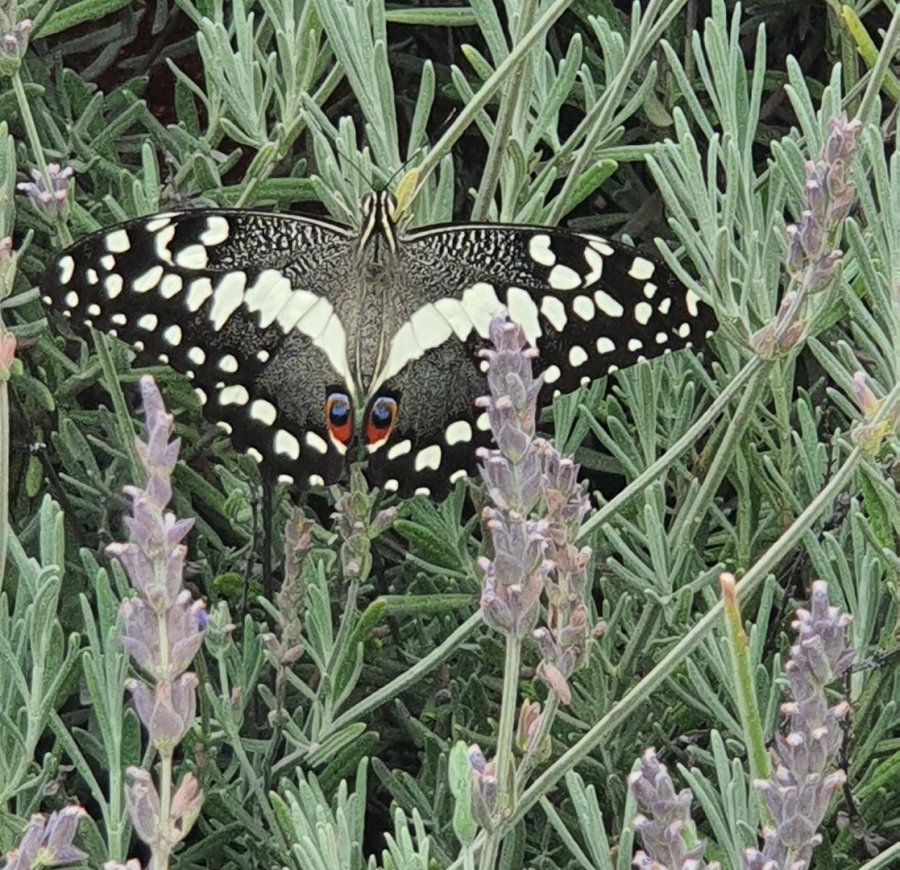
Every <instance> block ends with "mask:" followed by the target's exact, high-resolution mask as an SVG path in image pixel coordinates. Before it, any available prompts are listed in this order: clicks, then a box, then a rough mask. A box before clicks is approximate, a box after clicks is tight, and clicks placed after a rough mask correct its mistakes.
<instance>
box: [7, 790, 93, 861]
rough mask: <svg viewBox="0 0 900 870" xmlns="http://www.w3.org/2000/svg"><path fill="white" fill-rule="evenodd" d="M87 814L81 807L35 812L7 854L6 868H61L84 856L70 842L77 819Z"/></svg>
mask: <svg viewBox="0 0 900 870" xmlns="http://www.w3.org/2000/svg"><path fill="white" fill-rule="evenodd" d="M86 815H87V813H86V812H85V811H84V809H83V808H82V807H79V806H74V805H70V806H67V807H63V809H61V810H58V811H57V812H54V813H51V814H50V816H49V817H47V816H45V815H43V814H42V813H36V814H35V815H33V816H32V817H31V819H30V820H29V822H28V826H27V827H26V828H25V833H24V834H23V835H22V838H21V840H20V841H19V845H18V847H17V848H16V849H13V851H12V852H10V853H8V855H7V863H6V865H5V866H6V868H7V870H32V868H37V867H61V866H64V865H66V864H77V863H78V862H79V861H85V860H86V859H87V857H88V855H87V853H86V852H82V851H81V849H76V848H75V846H73V845H72V841H73V840H74V839H75V834H76V831H77V828H78V820H79V819H80V818H81V817H82V816H86Z"/></svg>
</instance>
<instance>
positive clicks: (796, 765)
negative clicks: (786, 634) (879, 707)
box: [741, 580, 855, 870]
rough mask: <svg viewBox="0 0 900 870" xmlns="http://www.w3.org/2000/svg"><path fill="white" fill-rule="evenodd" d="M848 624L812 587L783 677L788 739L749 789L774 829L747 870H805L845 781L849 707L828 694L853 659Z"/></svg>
mask: <svg viewBox="0 0 900 870" xmlns="http://www.w3.org/2000/svg"><path fill="white" fill-rule="evenodd" d="M850 622H851V617H850V616H849V615H848V614H846V613H841V612H840V610H838V608H837V607H832V606H831V605H830V604H829V601H828V585H827V584H826V583H825V581H824V580H816V581H815V582H814V583H813V585H812V595H811V599H810V606H809V609H808V610H806V609H804V608H801V609H800V610H798V611H797V619H796V620H795V621H794V623H793V625H794V628H796V629H797V643H795V644H794V646H792V647H791V658H790V661H788V663H787V664H786V665H785V668H784V672H785V674H786V675H787V678H788V682H789V683H790V696H791V700H789V701H788V702H787V703H785V704H782V706H781V711H782V713H784V714H785V715H786V716H788V717H789V720H790V731H789V732H788V734H786V735H783V734H778V735H776V738H775V748H774V749H773V750H771V766H772V778H771V779H767V780H758V781H757V782H755V783H754V785H755V786H756V788H758V789H759V790H760V791H761V792H762V794H763V797H764V799H765V801H766V806H768V808H769V812H770V813H771V814H772V818H773V820H774V826H771V827H767V828H766V829H764V830H763V840H764V844H763V848H762V851H760V850H759V849H746V850H745V851H744V853H743V855H742V856H741V866H742V867H743V868H744V870H805V868H806V867H808V866H809V862H810V859H811V857H812V853H813V849H814V848H815V847H816V846H817V845H818V844H819V842H820V841H821V839H822V838H821V836H820V835H819V834H817V833H816V831H817V830H818V828H819V826H820V825H821V824H822V819H823V818H824V817H825V813H826V812H827V810H828V804H829V801H830V800H831V797H832V795H833V794H834V792H835V791H837V790H838V789H839V788H840V787H841V786H842V785H843V784H844V782H845V780H846V775H845V774H844V772H843V771H842V770H839V769H838V768H837V763H838V754H839V752H840V747H841V741H842V739H843V733H842V731H841V720H842V719H844V717H845V716H846V715H847V714H848V713H849V712H850V705H849V704H848V703H847V702H846V701H839V702H838V703H837V704H834V705H833V706H829V703H828V697H827V696H826V694H825V687H826V686H827V685H828V684H829V683H832V682H834V681H835V680H837V679H838V678H840V677H841V676H842V675H843V674H844V673H845V672H846V670H847V668H848V667H850V663H851V661H852V659H853V657H854V655H855V652H854V650H852V649H847V646H846V639H845V634H846V628H847V626H848V625H849V624H850Z"/></svg>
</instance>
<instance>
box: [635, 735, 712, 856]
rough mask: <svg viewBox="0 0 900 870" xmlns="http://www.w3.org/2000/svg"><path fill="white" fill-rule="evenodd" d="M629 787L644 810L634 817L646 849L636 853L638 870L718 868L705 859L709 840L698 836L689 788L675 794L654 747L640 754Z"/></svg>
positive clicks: (667, 773)
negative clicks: (638, 764) (706, 841)
mask: <svg viewBox="0 0 900 870" xmlns="http://www.w3.org/2000/svg"><path fill="white" fill-rule="evenodd" d="M628 788H629V790H630V791H631V793H632V794H633V795H634V797H635V800H636V801H637V805H638V808H639V809H640V810H641V814H640V815H638V816H637V817H636V818H635V820H634V828H635V830H636V831H637V832H638V834H640V837H641V843H642V844H643V846H644V850H645V851H643V852H638V853H637V854H636V855H635V856H634V862H633V863H634V866H635V867H636V868H638V870H655V868H669V870H704V868H708V870H719V868H720V865H719V863H718V862H717V861H710V862H709V863H707V862H706V861H704V860H703V850H704V848H705V846H706V843H704V841H703V840H700V839H698V837H697V828H696V826H695V825H694V821H693V819H692V818H691V799H692V795H691V793H690V791H689V790H688V789H682V790H681V791H680V792H678V794H676V793H675V786H674V784H673V783H672V779H671V777H670V776H669V772H668V770H667V769H666V766H665V765H664V764H661V763H660V761H659V758H658V757H657V755H656V751H655V750H654V749H647V750H646V751H645V752H644V754H643V755H642V756H641V769H640V770H639V771H635V772H634V773H632V774H631V776H629V777H628Z"/></svg>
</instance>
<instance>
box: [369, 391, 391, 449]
mask: <svg viewBox="0 0 900 870" xmlns="http://www.w3.org/2000/svg"><path fill="white" fill-rule="evenodd" d="M396 420H397V401H396V399H391V398H390V397H388V396H379V397H378V398H377V399H376V400H375V401H374V402H372V405H371V407H370V408H369V415H368V416H367V417H366V425H365V428H364V429H363V438H364V439H365V442H366V447H369V448H372V447H378V446H380V445H381V444H383V443H384V442H385V441H387V439H388V438H390V435H391V430H393V428H394V423H395V422H396Z"/></svg>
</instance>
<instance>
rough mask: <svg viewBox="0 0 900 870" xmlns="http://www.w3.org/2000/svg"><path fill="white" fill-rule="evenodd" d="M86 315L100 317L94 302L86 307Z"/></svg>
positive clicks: (97, 306) (98, 309)
mask: <svg viewBox="0 0 900 870" xmlns="http://www.w3.org/2000/svg"><path fill="white" fill-rule="evenodd" d="M87 313H88V314H90V315H91V317H99V316H100V306H99V305H98V304H97V303H96V302H92V303H91V304H90V305H88V310H87Z"/></svg>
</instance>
